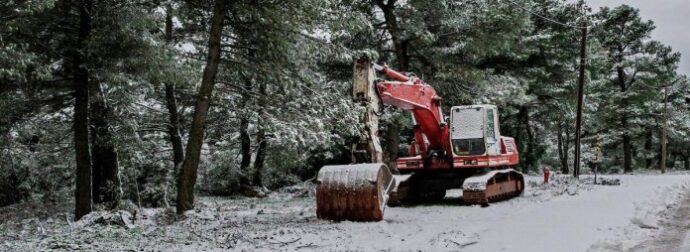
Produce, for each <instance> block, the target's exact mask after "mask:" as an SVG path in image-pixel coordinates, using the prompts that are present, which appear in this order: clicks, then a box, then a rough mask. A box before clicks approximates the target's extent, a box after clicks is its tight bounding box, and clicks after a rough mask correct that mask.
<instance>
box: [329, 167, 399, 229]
mask: <svg viewBox="0 0 690 252" xmlns="http://www.w3.org/2000/svg"><path fill="white" fill-rule="evenodd" d="M394 186H395V179H394V178H393V176H392V174H391V172H390V170H389V169H388V167H387V166H386V165H384V164H380V163H377V164H353V165H331V166H324V167H322V168H321V170H319V174H318V176H317V186H316V216H317V217H318V218H319V219H326V220H333V221H343V220H349V221H380V220H382V219H383V212H384V210H385V207H386V202H387V201H388V195H389V193H390V192H391V190H393V187H394Z"/></svg>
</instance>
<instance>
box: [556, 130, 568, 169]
mask: <svg viewBox="0 0 690 252" xmlns="http://www.w3.org/2000/svg"><path fill="white" fill-rule="evenodd" d="M561 127H563V128H565V132H563V130H562V129H561V128H560V127H559V129H558V158H559V159H560V161H561V173H563V174H569V173H570V169H569V167H568V150H569V149H570V144H569V141H570V130H569V129H568V127H567V126H561ZM564 133H565V136H563V134H564Z"/></svg>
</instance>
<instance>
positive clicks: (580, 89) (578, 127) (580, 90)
mask: <svg viewBox="0 0 690 252" xmlns="http://www.w3.org/2000/svg"><path fill="white" fill-rule="evenodd" d="M586 64H587V15H586V14H585V15H584V16H583V17H582V39H580V76H579V80H578V83H577V118H576V120H575V162H574V165H573V166H574V167H573V176H574V177H575V178H578V177H579V176H580V158H581V156H580V145H581V141H580V135H581V133H582V108H583V106H584V105H583V104H582V103H583V102H584V90H585V66H586Z"/></svg>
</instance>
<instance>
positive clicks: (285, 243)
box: [268, 237, 302, 247]
mask: <svg viewBox="0 0 690 252" xmlns="http://www.w3.org/2000/svg"><path fill="white" fill-rule="evenodd" d="M301 239H302V237H300V238H297V239H295V240H293V241H286V242H268V244H272V245H277V244H280V246H281V247H282V246H285V245H288V244H290V243H295V242H297V241H299V240H301Z"/></svg>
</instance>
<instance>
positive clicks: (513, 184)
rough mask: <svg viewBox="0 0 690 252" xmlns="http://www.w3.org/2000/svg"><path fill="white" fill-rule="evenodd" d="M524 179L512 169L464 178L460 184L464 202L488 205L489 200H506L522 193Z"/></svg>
mask: <svg viewBox="0 0 690 252" xmlns="http://www.w3.org/2000/svg"><path fill="white" fill-rule="evenodd" d="M524 189H525V180H524V178H523V176H522V173H520V172H518V171H516V170H513V169H504V170H495V171H490V172H487V173H485V174H481V175H477V176H472V177H469V178H466V179H465V181H464V182H463V184H462V199H463V201H464V202H465V204H468V205H473V204H478V205H482V206H488V205H489V203H491V202H496V201H501V200H506V199H509V198H512V197H515V196H518V195H520V194H522V191H523V190H524Z"/></svg>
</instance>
